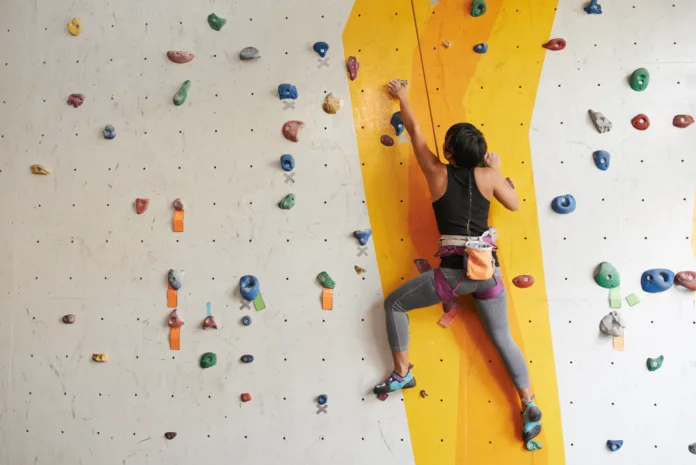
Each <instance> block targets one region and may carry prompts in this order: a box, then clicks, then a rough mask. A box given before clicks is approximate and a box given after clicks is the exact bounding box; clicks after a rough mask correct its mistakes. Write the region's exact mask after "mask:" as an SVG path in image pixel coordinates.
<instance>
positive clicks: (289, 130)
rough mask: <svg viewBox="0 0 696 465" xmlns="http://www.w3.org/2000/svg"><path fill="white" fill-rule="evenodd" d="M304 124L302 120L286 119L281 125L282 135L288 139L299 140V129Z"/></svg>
mask: <svg viewBox="0 0 696 465" xmlns="http://www.w3.org/2000/svg"><path fill="white" fill-rule="evenodd" d="M304 126H305V124H304V123H303V122H302V121H288V122H287V123H285V124H284V125H283V135H284V136H285V138H286V139H287V140H289V141H292V142H299V141H300V139H299V135H300V129H302V128H303V127H304Z"/></svg>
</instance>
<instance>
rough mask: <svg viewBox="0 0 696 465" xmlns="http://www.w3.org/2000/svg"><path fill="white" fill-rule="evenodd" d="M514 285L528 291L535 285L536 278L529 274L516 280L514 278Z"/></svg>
mask: <svg viewBox="0 0 696 465" xmlns="http://www.w3.org/2000/svg"><path fill="white" fill-rule="evenodd" d="M512 284H514V285H515V286H516V287H519V288H520V289H526V288H528V287H530V286H531V285H532V284H534V277H533V276H530V275H528V274H523V275H520V276H517V277H515V278H512Z"/></svg>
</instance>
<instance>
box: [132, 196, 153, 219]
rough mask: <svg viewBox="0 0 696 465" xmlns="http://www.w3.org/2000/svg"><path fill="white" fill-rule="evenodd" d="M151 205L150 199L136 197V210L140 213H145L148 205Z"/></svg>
mask: <svg viewBox="0 0 696 465" xmlns="http://www.w3.org/2000/svg"><path fill="white" fill-rule="evenodd" d="M149 205H150V199H140V198H137V199H135V212H136V213H137V214H138V215H142V214H143V213H145V210H147V207H148V206H149Z"/></svg>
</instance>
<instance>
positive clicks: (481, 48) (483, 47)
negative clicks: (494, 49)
mask: <svg viewBox="0 0 696 465" xmlns="http://www.w3.org/2000/svg"><path fill="white" fill-rule="evenodd" d="M487 51H488V44H476V45H474V52H476V53H486V52H487Z"/></svg>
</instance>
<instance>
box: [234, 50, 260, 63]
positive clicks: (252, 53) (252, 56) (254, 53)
mask: <svg viewBox="0 0 696 465" xmlns="http://www.w3.org/2000/svg"><path fill="white" fill-rule="evenodd" d="M239 58H240V59H241V60H242V61H249V60H256V59H258V58H261V52H259V49H258V48H256V47H246V48H243V49H242V51H241V52H239Z"/></svg>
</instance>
